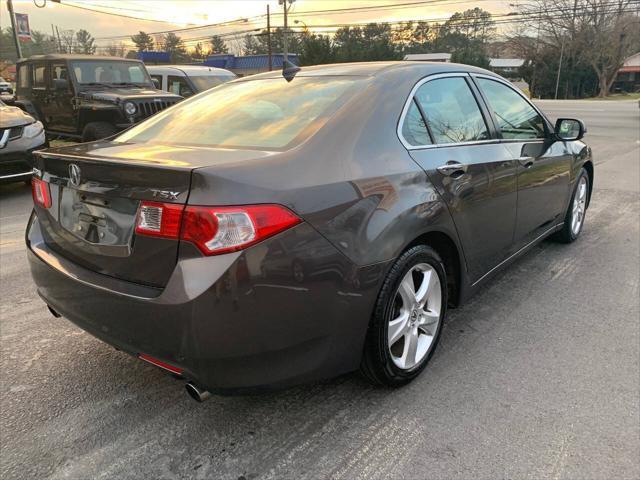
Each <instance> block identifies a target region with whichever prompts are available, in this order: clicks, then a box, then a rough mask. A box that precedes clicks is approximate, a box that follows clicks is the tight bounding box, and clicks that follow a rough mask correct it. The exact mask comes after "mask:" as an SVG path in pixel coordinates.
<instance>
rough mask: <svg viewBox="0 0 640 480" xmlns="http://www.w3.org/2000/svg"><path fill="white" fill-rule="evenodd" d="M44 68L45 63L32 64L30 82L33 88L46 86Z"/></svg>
mask: <svg viewBox="0 0 640 480" xmlns="http://www.w3.org/2000/svg"><path fill="white" fill-rule="evenodd" d="M45 69H46V67H45V65H42V64H40V65H38V64H35V65H33V81H32V83H31V84H32V85H33V88H45V87H46V86H47V85H46V81H45V76H44V72H45Z"/></svg>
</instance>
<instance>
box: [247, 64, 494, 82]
mask: <svg viewBox="0 0 640 480" xmlns="http://www.w3.org/2000/svg"><path fill="white" fill-rule="evenodd" d="M400 69H406V70H411V71H420V73H421V74H423V75H425V76H426V75H432V74H436V73H449V72H451V73H453V72H474V73H482V74H485V75H492V76H496V77H497V76H498V75H496V74H494V73H493V72H490V71H489V70H485V69H483V68H478V67H474V66H471V65H464V64H461V63H449V62H420V61H417V62H411V61H405V60H402V61H393V62H355V63H334V64H328V65H314V66H312V67H302V68H301V69H300V72H299V73H298V74H297V75H298V76H305V75H306V76H343V75H344V76H379V75H381V74H384V73H387V72H390V71H395V70H400ZM281 75H282V73H281V71H280V70H274V71H272V72H265V73H261V74H258V75H251V76H248V77H244V78H242V80H251V79H254V78H275V77H279V76H281Z"/></svg>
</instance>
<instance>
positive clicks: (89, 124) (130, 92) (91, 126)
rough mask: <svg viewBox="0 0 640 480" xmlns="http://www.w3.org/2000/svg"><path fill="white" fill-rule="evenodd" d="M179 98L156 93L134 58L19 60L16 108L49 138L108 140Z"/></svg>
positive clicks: (60, 56) (40, 57)
mask: <svg viewBox="0 0 640 480" xmlns="http://www.w3.org/2000/svg"><path fill="white" fill-rule="evenodd" d="M179 100H181V97H180V96H179V95H174V94H170V93H167V92H163V91H160V90H158V89H156V88H155V87H154V85H153V82H152V81H151V78H150V77H149V74H148V73H147V71H146V69H145V67H144V64H143V63H142V62H140V61H138V60H128V59H123V58H118V57H97V56H93V55H75V54H74V55H70V54H55V55H35V56H33V57H30V58H28V59H25V60H20V61H18V64H17V82H16V102H15V104H16V105H17V106H19V107H20V108H22V109H23V110H25V111H26V112H28V113H29V114H31V115H32V116H33V117H34V118H37V119H38V120H40V121H42V123H43V124H44V126H45V128H46V131H47V133H48V134H50V135H57V136H65V137H70V138H75V139H82V141H83V142H88V141H92V140H98V139H101V138H105V137H109V136H111V135H113V134H115V133H117V132H118V131H119V130H123V129H125V128H129V127H131V126H132V125H135V124H136V123H138V122H139V121H141V120H144V119H146V118H148V117H150V116H151V115H153V114H155V113H157V112H159V111H161V110H164V109H165V108H167V107H170V106H171V105H173V104H175V103H177V102H178V101H179Z"/></svg>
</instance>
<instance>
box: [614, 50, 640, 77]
mask: <svg viewBox="0 0 640 480" xmlns="http://www.w3.org/2000/svg"><path fill="white" fill-rule="evenodd" d="M618 71H619V72H640V52H638V53H636V54H634V55H631V56H630V57H628V58H627V59H626V60H625V61H624V64H623V65H622V68H621V69H620V70H618Z"/></svg>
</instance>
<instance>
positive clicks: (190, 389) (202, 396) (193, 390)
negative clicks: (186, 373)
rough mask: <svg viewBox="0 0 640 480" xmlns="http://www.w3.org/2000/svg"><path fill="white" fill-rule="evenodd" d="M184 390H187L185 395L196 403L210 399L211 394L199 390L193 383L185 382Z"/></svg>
mask: <svg viewBox="0 0 640 480" xmlns="http://www.w3.org/2000/svg"><path fill="white" fill-rule="evenodd" d="M185 388H186V389H187V393H188V394H189V396H190V397H191V398H193V399H194V400H195V401H196V402H199V403H202V402H204V401H205V400H208V399H209V398H210V397H211V392H208V391H207V390H203V389H201V388H200V387H199V386H197V385H196V384H195V383H193V382H187V384H186V385H185Z"/></svg>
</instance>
